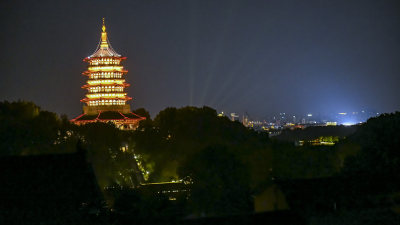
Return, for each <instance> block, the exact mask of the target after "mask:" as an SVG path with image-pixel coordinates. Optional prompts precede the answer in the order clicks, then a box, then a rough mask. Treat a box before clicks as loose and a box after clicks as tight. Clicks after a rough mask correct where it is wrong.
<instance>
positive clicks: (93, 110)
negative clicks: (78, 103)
mask: <svg viewBox="0 0 400 225" xmlns="http://www.w3.org/2000/svg"><path fill="white" fill-rule="evenodd" d="M104 111H118V112H121V113H130V112H131V106H130V105H99V106H83V113H84V114H87V115H97V114H99V113H100V112H104Z"/></svg>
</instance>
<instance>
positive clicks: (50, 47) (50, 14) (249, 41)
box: [0, 0, 400, 119]
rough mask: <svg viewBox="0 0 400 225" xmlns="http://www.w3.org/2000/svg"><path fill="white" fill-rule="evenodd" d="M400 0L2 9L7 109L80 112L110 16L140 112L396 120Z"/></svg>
mask: <svg viewBox="0 0 400 225" xmlns="http://www.w3.org/2000/svg"><path fill="white" fill-rule="evenodd" d="M399 11H400V2H399V1H395V0H393V1H389V0H384V1H372V0H370V1H369V0H367V1H356V0H349V1H317V0H315V1H307V2H302V1H244V0H243V1H242V0H236V1H228V0H221V1H211V0H210V1H207V0H206V1H178V0H173V1H159V0H151V1H113V2H112V4H111V3H110V2H109V1H98V2H96V4H94V2H90V1H88V2H87V1H84V2H81V1H40V2H26V1H8V2H6V1H3V2H1V3H0V25H1V27H2V32H3V34H4V35H2V37H1V41H0V43H1V45H2V50H3V54H2V55H1V56H0V65H1V67H0V101H3V100H8V101H15V100H18V99H20V100H27V101H33V102H34V103H36V104H38V105H39V106H41V107H42V108H43V109H44V110H49V111H54V112H56V113H58V114H66V115H67V116H68V117H69V118H70V119H72V118H73V117H74V116H75V115H78V114H79V113H80V112H81V111H82V104H81V103H80V102H79V100H80V99H82V97H83V96H84V94H85V91H84V90H82V89H81V88H80V87H81V86H82V85H83V84H84V83H85V78H84V76H82V75H81V71H83V70H84V67H85V63H84V62H82V61H81V59H82V58H84V57H86V56H88V55H90V54H91V53H92V52H93V50H94V47H95V46H93V43H96V42H97V41H98V40H99V38H100V37H99V32H100V31H101V19H102V18H103V17H105V18H106V21H107V24H108V27H107V29H108V30H109V38H110V40H111V42H112V44H113V47H114V49H115V50H116V51H118V52H119V53H121V54H123V55H124V56H127V57H128V60H127V61H126V63H125V64H124V67H125V68H127V69H128V70H129V73H128V76H127V82H128V83H131V84H132V87H130V88H129V89H128V90H127V92H128V95H129V96H132V97H133V98H134V99H133V102H131V105H132V106H133V108H142V107H143V108H145V109H147V110H149V111H150V113H151V115H152V116H153V117H154V116H155V115H156V114H157V113H158V112H159V111H160V110H163V109H164V108H166V107H182V106H187V105H192V106H203V105H206V106H210V107H212V108H215V109H216V110H217V111H218V112H220V111H222V110H224V111H226V112H229V113H231V112H235V113H238V114H243V113H245V112H247V113H248V114H250V115H252V116H253V117H254V118H259V119H262V118H265V117H267V116H271V115H274V114H277V113H279V112H287V113H290V114H306V113H315V114H317V113H319V114H327V113H330V112H332V113H339V112H353V111H361V110H368V111H376V112H379V113H386V112H394V111H396V110H400V101H399V97H400V89H399V88H398V85H399V83H400V67H399V66H398V62H399V59H400V41H399V40H400V30H399V29H398V27H400V14H399V13H398V12H399Z"/></svg>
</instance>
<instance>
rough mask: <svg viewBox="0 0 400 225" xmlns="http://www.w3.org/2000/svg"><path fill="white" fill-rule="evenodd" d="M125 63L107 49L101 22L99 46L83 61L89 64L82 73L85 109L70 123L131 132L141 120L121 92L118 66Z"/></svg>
mask: <svg viewBox="0 0 400 225" xmlns="http://www.w3.org/2000/svg"><path fill="white" fill-rule="evenodd" d="M125 59H126V57H122V56H121V55H120V54H118V53H117V52H116V51H115V50H114V49H113V48H112V47H111V44H110V41H109V40H108V38H107V32H106V26H105V24H104V19H103V26H102V32H101V39H100V43H99V45H98V46H97V49H96V50H95V52H94V53H93V54H92V55H90V56H88V57H86V58H85V59H84V60H83V61H85V62H87V63H88V64H89V65H88V69H87V70H86V71H85V72H83V75H85V76H87V78H88V79H87V82H86V84H85V85H83V86H82V88H83V89H86V90H87V94H86V97H85V98H84V99H82V100H81V102H83V103H85V104H86V105H85V106H83V114H82V115H80V116H78V117H76V118H75V119H72V120H71V121H72V122H73V123H75V124H78V125H81V124H86V123H92V122H112V123H114V124H115V125H116V126H117V127H119V128H120V129H135V128H136V127H137V126H138V122H139V121H140V120H143V119H145V118H144V117H142V116H139V115H136V114H135V113H132V112H131V108H130V105H129V104H127V101H129V100H131V99H132V98H131V97H128V96H127V93H126V91H125V88H126V87H129V84H128V83H126V82H125V78H124V77H125V75H126V73H127V72H128V71H127V70H125V69H124V67H123V66H122V64H121V62H122V61H124V60H125Z"/></svg>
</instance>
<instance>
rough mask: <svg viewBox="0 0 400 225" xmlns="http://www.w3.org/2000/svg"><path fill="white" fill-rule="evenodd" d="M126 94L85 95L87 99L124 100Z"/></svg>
mask: <svg viewBox="0 0 400 225" xmlns="http://www.w3.org/2000/svg"><path fill="white" fill-rule="evenodd" d="M125 95H126V93H105V94H87V95H86V97H88V98H125Z"/></svg>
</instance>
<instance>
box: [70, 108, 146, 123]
mask: <svg viewBox="0 0 400 225" xmlns="http://www.w3.org/2000/svg"><path fill="white" fill-rule="evenodd" d="M144 119H146V118H145V117H142V116H139V115H137V114H135V113H133V112H130V113H121V112H119V111H104V112H103V111H100V112H99V113H98V114H97V115H96V114H92V115H88V114H85V113H84V114H82V115H80V116H78V117H76V118H75V119H73V120H72V122H104V121H140V120H144Z"/></svg>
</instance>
